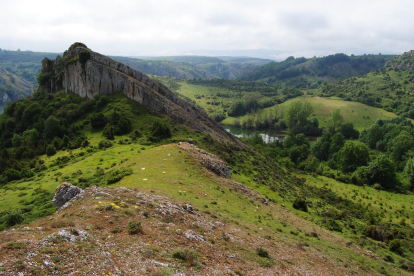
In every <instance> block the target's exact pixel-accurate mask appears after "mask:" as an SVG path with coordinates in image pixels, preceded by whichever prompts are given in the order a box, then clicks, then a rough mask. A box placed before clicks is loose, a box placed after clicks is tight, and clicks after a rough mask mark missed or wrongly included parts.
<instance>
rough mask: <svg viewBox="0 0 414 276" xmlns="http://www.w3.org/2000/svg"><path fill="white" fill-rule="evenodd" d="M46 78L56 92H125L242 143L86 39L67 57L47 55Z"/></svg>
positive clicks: (180, 119)
mask: <svg viewBox="0 0 414 276" xmlns="http://www.w3.org/2000/svg"><path fill="white" fill-rule="evenodd" d="M41 74H43V75H44V76H45V81H44V82H43V84H42V85H39V88H38V89H39V90H42V91H45V92H48V93H53V92H56V91H58V90H60V89H62V88H63V89H65V92H66V93H67V92H72V93H75V94H78V95H80V96H81V97H89V98H92V97H93V96H95V95H97V94H104V95H109V94H112V93H116V92H122V93H123V94H124V95H125V96H126V97H128V98H130V99H132V100H135V101H137V102H138V103H140V104H142V105H144V106H146V107H147V108H148V109H149V110H150V112H152V113H154V114H158V115H162V114H166V115H168V116H169V117H171V118H172V119H173V120H174V121H176V122H178V123H180V124H185V125H187V126H189V127H191V128H193V129H196V130H199V131H201V132H202V133H205V134H210V135H212V136H214V137H217V138H219V139H220V140H223V141H227V142H230V143H235V144H238V142H237V140H236V139H235V138H234V137H233V136H232V135H231V134H229V133H228V132H227V131H225V130H224V128H223V127H222V126H221V125H220V124H218V123H217V122H215V121H214V120H212V119H211V118H210V117H208V115H207V114H206V113H205V112H204V111H202V110H200V109H198V108H196V107H195V106H193V105H191V104H189V103H187V102H186V101H184V100H183V99H181V98H179V97H177V96H176V95H175V94H174V93H173V92H171V91H170V90H169V89H168V88H166V87H165V86H163V85H162V84H160V83H158V82H156V81H154V80H152V79H150V78H149V77H148V76H146V75H145V74H143V73H141V72H139V71H136V70H134V69H132V68H130V67H129V66H127V65H125V64H122V63H119V62H117V61H115V60H112V59H111V58H109V57H106V56H104V55H101V54H99V53H96V52H93V51H92V50H90V49H89V48H87V47H86V45H84V44H82V43H74V44H73V45H72V46H70V48H69V49H68V50H67V51H65V53H64V54H63V57H60V56H57V57H56V59H55V60H50V59H48V58H44V59H43V61H42V72H41Z"/></svg>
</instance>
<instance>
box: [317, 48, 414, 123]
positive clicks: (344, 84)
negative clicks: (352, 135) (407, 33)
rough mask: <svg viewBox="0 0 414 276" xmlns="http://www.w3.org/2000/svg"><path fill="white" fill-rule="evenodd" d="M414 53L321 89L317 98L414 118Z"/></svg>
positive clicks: (325, 85) (322, 86)
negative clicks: (366, 106) (339, 98)
mask: <svg viewBox="0 0 414 276" xmlns="http://www.w3.org/2000/svg"><path fill="white" fill-rule="evenodd" d="M412 55H413V51H411V52H408V53H406V54H404V55H402V56H400V57H397V58H395V59H393V60H390V61H389V62H388V63H387V65H386V66H385V67H384V68H382V69H378V70H375V71H373V72H370V73H368V74H365V75H362V76H359V77H352V78H349V79H346V80H343V81H341V82H339V83H337V84H324V85H321V86H320V87H319V88H318V90H317V91H316V94H319V95H321V96H325V97H326V96H338V97H341V98H343V99H345V100H348V101H355V102H361V103H364V104H367V105H370V106H374V107H379V108H383V109H385V110H387V111H389V112H394V113H396V114H397V115H403V116H406V117H409V118H414V111H411V106H412V103H413V101H414V98H413V95H412V91H413V90H414V75H413V71H412V64H413V61H412Z"/></svg>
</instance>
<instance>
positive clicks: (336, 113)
mask: <svg viewBox="0 0 414 276" xmlns="http://www.w3.org/2000/svg"><path fill="white" fill-rule="evenodd" d="M343 121H344V118H343V117H342V115H341V111H340V110H339V109H334V110H333V111H332V113H331V115H330V116H329V124H330V127H332V129H333V131H334V132H335V131H337V130H339V128H340V126H341V125H342V122H343Z"/></svg>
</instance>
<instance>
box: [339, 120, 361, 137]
mask: <svg viewBox="0 0 414 276" xmlns="http://www.w3.org/2000/svg"><path fill="white" fill-rule="evenodd" d="M339 132H340V133H341V134H342V135H343V136H344V137H345V138H346V139H350V138H352V139H358V138H359V131H358V130H356V129H354V125H353V124H352V123H344V124H342V125H341V128H340V129H339Z"/></svg>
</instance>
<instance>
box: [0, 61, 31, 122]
mask: <svg viewBox="0 0 414 276" xmlns="http://www.w3.org/2000/svg"><path fill="white" fill-rule="evenodd" d="M32 92H33V86H32V84H31V83H29V82H28V81H26V80H24V79H21V78H19V77H18V76H16V75H14V74H12V73H10V72H8V71H7V70H5V69H4V68H2V67H0V114H1V113H2V112H3V108H4V106H5V105H6V104H7V103H9V102H12V101H16V100H17V99H21V98H26V97H27V96H29V95H31V94H32Z"/></svg>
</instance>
